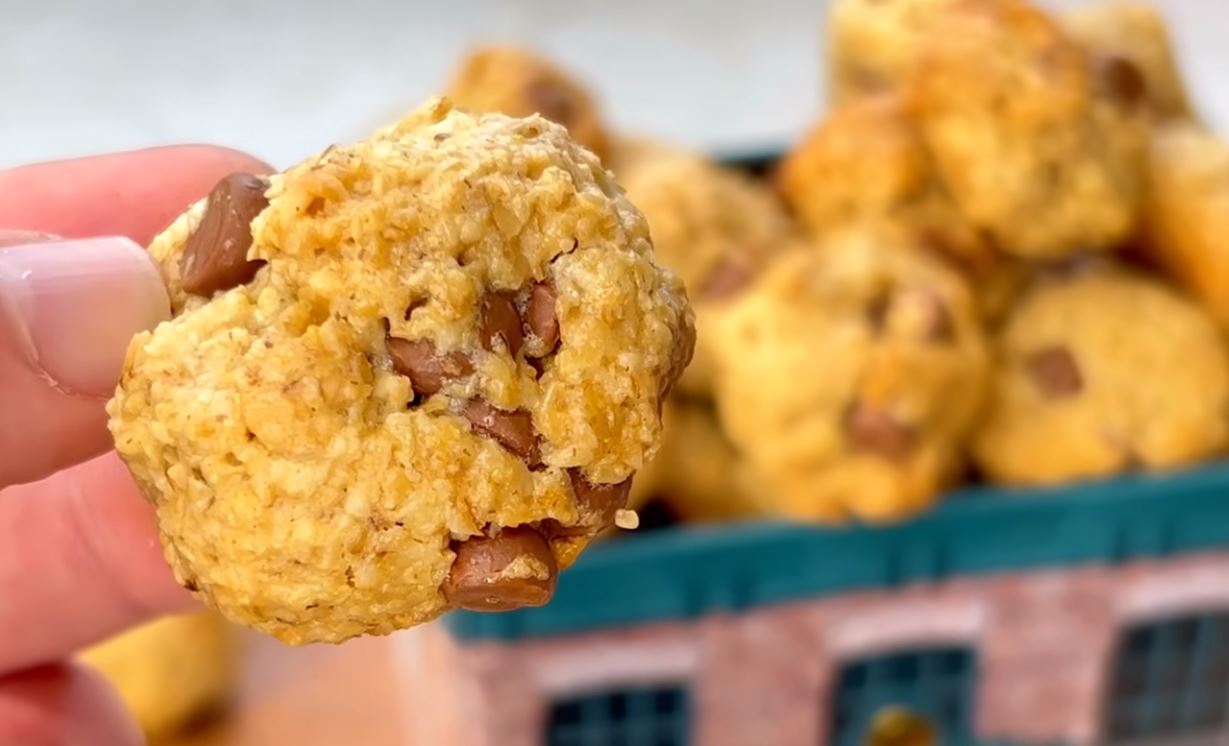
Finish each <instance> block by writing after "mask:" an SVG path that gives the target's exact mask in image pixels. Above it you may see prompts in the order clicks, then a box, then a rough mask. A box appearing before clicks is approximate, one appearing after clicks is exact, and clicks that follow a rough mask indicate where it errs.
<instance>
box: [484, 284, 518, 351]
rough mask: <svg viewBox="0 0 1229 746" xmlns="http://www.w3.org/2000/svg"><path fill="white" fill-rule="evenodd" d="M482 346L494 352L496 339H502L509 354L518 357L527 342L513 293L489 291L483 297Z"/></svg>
mask: <svg viewBox="0 0 1229 746" xmlns="http://www.w3.org/2000/svg"><path fill="white" fill-rule="evenodd" d="M481 332H482V346H483V347H485V348H487V349H488V350H490V351H492V352H494V351H495V350H496V349H497V348H496V345H495V340H496V339H502V340H503V341H504V346H505V347H507V348H508V354H509V355H511V356H512V357H516V353H518V352H520V349H521V345H522V344H524V342H525V336H524V333H523V332H522V331H521V316H520V314H518V313H517V312H516V299H515V297H514V296H513V295H512V294H511V293H487V294H486V296H484V297H483V299H482V328H481Z"/></svg>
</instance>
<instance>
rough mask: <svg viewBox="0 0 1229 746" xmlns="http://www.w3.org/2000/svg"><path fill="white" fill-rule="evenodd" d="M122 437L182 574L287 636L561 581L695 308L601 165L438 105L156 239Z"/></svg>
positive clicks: (250, 186)
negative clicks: (144, 328) (163, 293)
mask: <svg viewBox="0 0 1229 746" xmlns="http://www.w3.org/2000/svg"><path fill="white" fill-rule="evenodd" d="M150 253H151V254H152V255H153V257H154V258H155V259H157V260H158V262H159V263H160V264H161V266H162V269H163V272H164V274H165V276H166V280H167V284H168V288H169V291H170V295H171V298H172V307H173V312H174V318H173V319H172V320H170V321H168V322H166V323H163V324H162V325H160V326H159V327H158V328H157V329H155V330H153V331H152V332H149V333H144V334H141V335H139V336H138V337H137V338H135V339H134V340H133V342H132V343H131V345H130V347H129V349H128V354H127V359H126V361H125V365H124V370H123V374H122V380H121V382H120V385H119V388H118V390H117V392H116V395H115V397H114V398H113V400H112V401H111V402H110V405H109V412H110V415H111V430H112V433H113V434H114V436H115V442H116V447H117V450H118V451H119V453H120V455H121V456H122V457H123V459H124V460H125V461H126V463H127V464H128V466H129V468H130V469H131V471H132V473H133V475H134V476H135V477H136V479H137V482H138V483H139V484H140V485H141V487H142V490H143V492H144V494H145V495H146V497H147V498H148V499H149V500H150V501H151V502H152V503H153V504H154V506H155V507H156V508H157V513H158V522H159V528H160V530H161V534H162V538H163V542H164V545H165V547H166V551H167V557H168V559H169V561H170V563H171V566H172V567H173V569H174V570H175V573H176V576H177V577H178V579H179V580H180V582H181V583H182V584H183V585H185V586H186V587H188V588H190V589H192V590H194V591H195V592H196V593H197V595H198V596H200V597H202V598H203V599H204V600H206V601H207V602H209V603H210V604H211V605H213V606H214V607H216V608H218V609H220V610H222V611H223V612H224V613H225V614H226V615H227V616H228V617H229V618H230V619H232V620H233V621H236V622H239V623H242V624H246V625H250V626H253V627H255V628H257V629H260V630H262V631H264V632H267V633H270V634H272V635H274V636H276V637H278V638H280V639H282V640H284V641H286V642H290V643H305V642H313V641H330V642H336V641H341V640H344V639H347V638H349V637H353V636H356V635H361V634H366V633H373V634H380V633H388V632H391V631H393V630H396V629H400V628H404V627H408V626H411V625H414V624H418V623H421V622H424V621H427V620H429V619H431V618H433V617H435V616H437V615H439V614H440V613H442V612H443V611H445V610H447V609H449V608H455V607H461V608H468V609H479V610H497V609H505V608H512V607H516V606H524V605H538V604H542V603H544V602H545V601H546V600H547V599H549V598H550V596H551V593H552V592H553V590H554V586H555V582H556V576H557V571H558V569H559V568H561V567H565V566H567V565H568V564H569V563H570V562H571V561H572V559H573V558H574V557H575V555H576V554H577V552H579V551H580V549H581V548H582V547H583V546H584V545H585V543H586V541H587V540H588V537H590V536H592V535H594V534H596V533H597V532H598V531H601V530H602V529H603V528H605V527H606V526H608V525H609V524H610V523H611V522H612V521H613V520H614V518H615V515H616V513H617V511H618V510H619V509H620V508H622V504H623V501H624V500H625V499H626V497H627V491H628V488H629V484H630V480H631V478H632V476H633V474H634V473H635V471H636V470H637V469H639V468H640V467H641V466H642V465H643V464H644V463H645V461H646V460H648V459H649V458H650V457H651V456H652V455H653V453H654V452H655V451H656V450H657V448H658V445H659V440H660V436H661V420H660V411H661V406H662V403H663V399H664V397H665V396H666V394H667V392H668V391H669V389H670V388H671V386H672V384H673V382H674V381H675V380H676V379H677V377H678V376H679V374H680V372H681V370H682V368H683V367H684V366H685V365H686V363H687V360H688V358H689V356H690V351H691V347H692V344H693V341H692V340H693V334H694V333H693V327H692V324H693V322H692V314H691V311H690V308H689V307H688V305H687V302H686V296H685V292H684V290H683V287H682V284H681V283H680V282H679V281H678V279H677V278H675V276H674V275H673V274H672V273H670V272H669V271H668V270H665V269H663V268H661V267H659V266H658V265H657V264H656V263H655V262H654V259H653V254H652V245H651V243H650V240H649V234H648V227H647V225H646V224H645V222H644V219H643V218H642V216H641V214H640V213H639V211H637V210H636V209H635V208H634V207H633V206H632V205H631V203H630V202H628V201H627V199H626V198H625V197H624V196H623V194H622V191H621V190H620V189H619V187H618V186H617V185H615V183H614V182H613V181H612V180H611V179H610V176H609V174H608V173H607V172H606V171H605V169H603V168H602V166H601V164H600V163H599V162H598V160H597V158H596V157H594V156H593V155H592V154H591V153H590V152H588V151H587V150H585V149H583V148H581V147H579V146H578V145H576V144H575V143H574V142H573V141H572V140H571V139H570V138H569V137H568V136H567V133H566V131H565V130H564V129H563V128H562V127H560V126H558V125H555V124H552V123H550V122H548V121H546V120H545V119H543V118H541V117H537V116H535V117H530V118H527V119H513V118H509V117H506V116H503V115H482V116H475V115H470V114H467V113H464V112H461V111H459V110H456V109H453V108H452V107H451V106H450V104H448V103H447V102H446V101H444V100H434V101H431V102H428V103H427V104H426V105H424V106H423V107H421V108H420V109H418V110H417V111H415V112H414V113H412V114H411V115H409V116H408V117H407V118H405V119H404V120H403V121H401V122H400V123H398V124H396V125H394V126H392V127H389V128H387V129H385V130H383V131H381V132H379V133H377V134H376V135H375V136H374V137H372V138H371V139H369V140H366V141H361V142H358V143H356V144H353V145H348V146H344V147H331V148H329V149H327V150H325V151H324V152H323V153H321V154H319V155H318V156H316V157H313V158H311V159H309V160H307V161H306V162H304V163H302V164H300V165H297V166H295V167H293V168H291V169H290V170H288V171H286V172H284V173H280V174H274V175H272V176H270V177H258V176H252V175H234V176H231V177H228V178H226V179H224V180H223V181H222V182H220V183H219V184H218V186H217V187H215V189H214V191H213V193H212V194H210V196H209V198H208V199H206V200H204V201H202V202H201V203H199V204H197V205H196V206H194V207H192V208H191V209H190V210H189V211H188V212H187V213H186V214H185V215H183V216H182V217H180V218H179V219H178V220H177V221H176V222H175V223H174V224H173V225H171V227H170V228H168V229H167V230H166V231H165V232H164V233H163V234H162V235H160V236H158V237H157V238H156V239H155V240H154V242H153V244H152V245H151V246H150Z"/></svg>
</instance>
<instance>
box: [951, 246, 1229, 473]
mask: <svg viewBox="0 0 1229 746" xmlns="http://www.w3.org/2000/svg"><path fill="white" fill-rule="evenodd" d="M997 347H998V359H999V361H1000V367H999V370H998V372H997V373H996V380H995V385H994V393H993V397H992V404H991V407H990V408H989V411H988V413H987V417H986V419H985V421H984V422H983V423H982V424H981V426H980V428H979V431H978V433H977V435H976V441H975V448H976V455H977V462H978V464H979V466H980V467H981V469H982V471H984V472H985V474H986V475H987V476H989V477H990V478H992V479H995V480H997V481H1000V482H1007V483H1012V484H1053V483H1059V482H1064V481H1068V480H1072V479H1078V478H1086V477H1096V476H1102V475H1108V474H1115V473H1119V472H1123V471H1131V470H1138V469H1166V468H1172V467H1177V466H1184V465H1187V464H1192V463H1195V462H1198V461H1200V460H1202V459H1206V458H1208V457H1210V456H1212V455H1214V454H1217V453H1220V452H1221V451H1222V450H1223V449H1224V447H1225V445H1226V443H1227V442H1229V419H1226V412H1229V354H1227V353H1226V350H1225V347H1224V341H1223V340H1222V339H1221V336H1220V333H1219V332H1218V330H1217V329H1216V327H1215V325H1214V324H1213V323H1212V321H1211V319H1209V318H1208V316H1207V315H1206V314H1205V313H1204V312H1203V311H1202V310H1201V309H1200V308H1198V307H1197V306H1196V305H1195V304H1194V303H1192V302H1191V301H1189V300H1187V299H1186V298H1184V297H1181V296H1179V295H1178V294H1177V293H1176V292H1175V291H1173V290H1171V289H1169V288H1168V287H1166V286H1164V285H1162V284H1161V283H1160V282H1158V281H1156V280H1154V279H1151V278H1149V277H1145V276H1143V275H1139V274H1136V273H1134V272H1131V271H1128V270H1125V269H1121V268H1117V267H1113V266H1096V265H1093V266H1090V267H1088V268H1086V269H1084V270H1082V271H1078V272H1075V273H1069V274H1067V275H1065V276H1053V277H1050V278H1048V279H1047V280H1046V281H1045V282H1042V283H1040V284H1039V285H1038V286H1037V287H1036V288H1035V289H1033V290H1032V291H1031V292H1030V293H1028V294H1027V295H1026V296H1025V298H1024V299H1023V300H1022V302H1021V304H1020V305H1019V307H1018V308H1016V310H1015V312H1014V313H1013V314H1012V316H1011V317H1010V318H1009V319H1008V321H1007V324H1006V326H1005V327H1004V329H1003V331H1002V334H1001V336H1000V337H999V338H998V340H997Z"/></svg>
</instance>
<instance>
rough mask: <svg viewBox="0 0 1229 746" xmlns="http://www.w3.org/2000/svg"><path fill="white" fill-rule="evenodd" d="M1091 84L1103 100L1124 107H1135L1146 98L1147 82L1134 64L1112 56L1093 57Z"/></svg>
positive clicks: (1098, 55) (1100, 55)
mask: <svg viewBox="0 0 1229 746" xmlns="http://www.w3.org/2000/svg"><path fill="white" fill-rule="evenodd" d="M1093 84H1094V85H1095V86H1096V88H1097V91H1098V92H1099V93H1100V94H1101V95H1102V96H1104V97H1105V98H1107V99H1109V100H1110V101H1113V102H1114V103H1117V104H1119V105H1121V106H1124V107H1131V106H1137V105H1139V104H1141V103H1143V102H1144V100H1145V99H1146V98H1147V96H1148V81H1147V80H1146V79H1145V78H1144V75H1143V73H1141V72H1140V71H1139V68H1138V67H1136V65H1135V63H1133V62H1131V61H1130V60H1128V59H1126V58H1124V57H1119V56H1117V55H1112V54H1096V55H1093Z"/></svg>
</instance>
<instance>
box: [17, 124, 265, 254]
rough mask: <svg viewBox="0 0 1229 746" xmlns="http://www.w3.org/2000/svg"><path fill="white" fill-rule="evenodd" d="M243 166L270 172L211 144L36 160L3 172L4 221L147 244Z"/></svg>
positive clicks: (261, 164) (35, 228)
mask: <svg viewBox="0 0 1229 746" xmlns="http://www.w3.org/2000/svg"><path fill="white" fill-rule="evenodd" d="M236 171H247V172H251V173H268V172H270V171H272V168H271V167H270V166H269V165H268V164H267V163H264V162H262V161H260V160H258V159H256V158H253V157H252V156H250V155H246V154H244V153H240V152H239V151H237V150H230V149H229V148H220V147H214V146H211V145H175V146H170V147H164V148H150V149H148V150H136V151H132V152H130V153H113V154H108V155H100V156H91V157H88V158H75V159H72V160H64V161H54V162H50V163H37V164H34V165H30V166H19V167H17V168H13V169H9V170H7V171H0V228H13V229H23V230H29V231H38V232H42V233H51V234H55V235H58V236H63V237H65V238H82V237H88V236H110V235H119V236H127V237H128V238H131V239H132V240H133V241H136V242H137V243H139V244H141V245H142V246H146V245H148V244H149V242H150V240H152V239H153V237H154V236H155V235H157V234H158V232H159V231H161V230H162V229H163V228H165V227H166V226H168V225H170V223H171V221H172V220H174V219H175V218H176V217H177V216H178V215H179V214H180V213H181V212H183V211H184V210H186V209H187V208H188V206H189V205H191V204H192V203H193V202H195V201H196V200H198V199H200V198H201V197H203V196H205V194H207V193H208V192H209V189H210V188H211V187H212V186H213V185H214V184H215V183H217V181H218V180H219V179H221V178H222V177H223V176H226V175H227V174H230V173H234V172H236Z"/></svg>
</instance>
